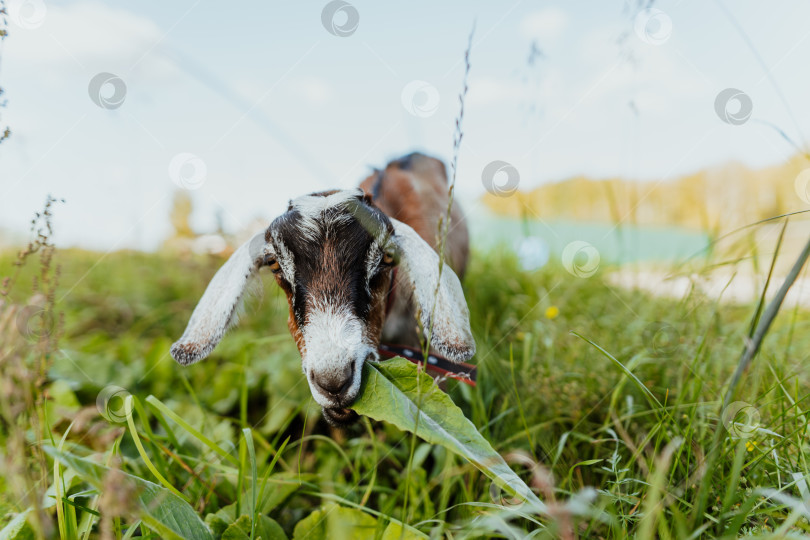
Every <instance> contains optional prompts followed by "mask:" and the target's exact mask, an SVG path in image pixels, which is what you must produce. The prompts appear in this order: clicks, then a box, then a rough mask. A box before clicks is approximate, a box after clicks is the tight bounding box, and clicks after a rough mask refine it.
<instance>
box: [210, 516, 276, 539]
mask: <svg viewBox="0 0 810 540" xmlns="http://www.w3.org/2000/svg"><path fill="white" fill-rule="evenodd" d="M251 526H252V524H251V522H250V516H248V515H244V516H242V517H240V518H239V519H237V520H236V521H235V522H234V523H233V524H232V525H231V526H230V527H228V528H227V529H225V532H224V533H222V540H251V536H250V530H251ZM260 538H261V540H287V535H286V534H284V529H282V528H281V525H279V524H278V523H276V521H275V520H274V519H271V518H269V517H267V516H259V519H258V520H256V530H255V533H254V536H253V540H259V539H260Z"/></svg>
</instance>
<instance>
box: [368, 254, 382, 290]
mask: <svg viewBox="0 0 810 540" xmlns="http://www.w3.org/2000/svg"><path fill="white" fill-rule="evenodd" d="M382 256H383V250H382V248H381V247H380V245H379V244H378V243H377V242H376V241H374V242H372V243H371V245H370V246H369V248H368V253H367V254H366V280H365V282H366V283H365V284H366V292H367V293H368V295H369V296H371V278H372V277H374V274H376V273H377V267H378V266H379V264H380V260H381V259H382Z"/></svg>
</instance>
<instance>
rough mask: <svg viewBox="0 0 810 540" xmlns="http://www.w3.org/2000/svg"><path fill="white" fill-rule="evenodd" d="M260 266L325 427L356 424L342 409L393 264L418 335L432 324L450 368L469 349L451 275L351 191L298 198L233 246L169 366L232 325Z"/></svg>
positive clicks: (417, 240)
mask: <svg viewBox="0 0 810 540" xmlns="http://www.w3.org/2000/svg"><path fill="white" fill-rule="evenodd" d="M263 266H268V267H269V268H270V269H271V270H272V272H273V274H274V276H275V279H276V281H277V282H278V284H279V286H280V287H281V288H282V289H283V290H284V292H285V293H286V295H287V300H288V302H289V308H290V314H289V319H288V325H289V328H290V333H291V334H292V336H293V338H294V339H295V342H296V344H297V345H298V350H299V351H300V353H301V358H302V367H303V370H304V374H305V375H306V378H307V381H308V383H309V387H310V390H311V391H312V395H313V397H314V398H315V401H317V402H318V404H320V405H321V406H322V407H323V408H324V413H325V416H326V418H327V419H328V420H329V421H331V422H332V423H335V424H341V423H348V422H350V421H352V420H353V419H354V418H355V417H356V415H355V414H354V412H353V411H351V410H350V409H349V407H350V406H351V404H352V403H353V402H354V400H355V399H356V398H357V395H358V393H359V391H360V383H361V377H362V371H363V364H364V363H365V362H366V361H367V360H375V359H377V358H378V356H377V348H378V346H379V341H380V335H381V332H382V326H383V323H384V319H385V305H386V300H387V296H388V292H389V287H390V285H391V279H393V275H392V274H393V272H392V269H393V268H394V267H395V266H397V267H398V268H399V270H398V272H397V274H398V275H397V281H398V284H399V286H400V287H402V288H403V289H408V290H409V291H410V292H411V293H412V295H413V299H414V301H415V305H416V307H417V309H418V311H419V313H420V317H421V323H422V327H423V329H424V331H425V335H427V334H428V329H429V328H431V327H432V334H431V345H433V346H434V347H436V348H437V349H438V350H439V351H440V352H441V353H442V354H444V355H445V356H447V357H448V358H449V359H451V360H454V361H462V360H467V359H469V358H470V357H471V356H472V355H473V354H474V352H475V342H474V340H473V338H472V334H471V332H470V326H469V313H468V310H467V304H466V302H465V301H464V294H463V292H462V290H461V284H460V283H459V280H458V277H456V275H455V274H454V273H453V271H452V270H451V269H450V268H449V267H448V266H446V265H445V266H444V269H443V270H442V272H441V277H440V273H439V259H438V256H437V255H436V252H435V251H434V250H433V249H432V248H431V247H430V246H429V245H428V244H427V243H426V242H425V241H424V240H422V238H421V237H420V236H419V235H418V234H417V233H416V232H415V231H414V230H413V229H412V228H411V227H409V226H408V225H406V224H404V223H401V222H399V221H397V220H395V219H392V218H389V217H387V216H386V215H385V214H383V213H382V212H381V211H380V210H379V209H378V208H376V207H375V206H374V205H373V204H372V203H371V201H370V199H369V198H368V197H366V196H364V194H363V191H362V190H359V189H358V190H348V191H332V192H323V193H315V194H312V195H306V196H304V197H299V198H297V199H295V200H293V201H291V202H290V206H289V208H288V210H287V212H286V213H284V214H282V215H281V216H279V217H278V218H276V219H275V220H274V221H273V223H272V224H271V225H270V227H268V228H267V230H266V231H263V232H261V233H259V234H257V235H256V236H254V237H253V238H252V239H251V240H250V241H248V242H246V243H245V244H244V245H242V246H241V247H240V248H239V249H237V250H236V252H234V254H233V255H232V256H231V258H230V259H229V260H228V261H227V262H226V263H225V265H224V266H223V267H222V268H221V269H220V270H219V271H218V272H217V274H216V275H215V276H214V278H213V279H212V280H211V283H210V284H209V285H208V288H207V289H206V291H205V294H203V297H202V299H201V300H200V302H199V304H198V305H197V307H196V309H195V310H194V313H193V314H192V315H191V320H190V321H189V323H188V327H187V328H186V331H185V332H184V334H183V336H182V337H181V338H180V340H179V341H177V342H176V343H175V344H174V345H173V346H172V349H171V352H172V356H173V357H174V358H175V360H177V361H178V362H179V363H181V364H183V365H188V364H191V363H194V362H197V361H199V360H202V359H203V358H205V357H206V356H207V355H208V354H209V353H210V352H211V351H212V350H213V349H214V347H215V346H216V345H217V343H219V341H220V339H222V336H223V335H224V333H225V331H226V330H227V328H228V327H229V326H230V325H232V324H233V323H234V322H235V319H236V312H237V309H238V306H239V304H240V301H241V298H242V296H243V294H244V292H245V288H246V286H247V283H248V281H249V280H250V278H251V276H253V275H254V274H255V273H256V272H257V271H258V269H259V268H261V267H263ZM401 293H406V294H407V291H405V290H403V291H401ZM431 317H432V320H431ZM431 322H432V325H431ZM414 325H416V321H414Z"/></svg>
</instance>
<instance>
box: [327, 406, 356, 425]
mask: <svg viewBox="0 0 810 540" xmlns="http://www.w3.org/2000/svg"><path fill="white" fill-rule="evenodd" d="M323 417H324V418H326V421H327V422H329V423H330V424H332V425H333V426H337V427H343V426H350V425H352V424H354V423H355V422H357V419H358V418H360V416H359V415H358V414H357V413H356V412H354V411H353V410H351V409H340V408H334V409H333V408H327V407H324V408H323Z"/></svg>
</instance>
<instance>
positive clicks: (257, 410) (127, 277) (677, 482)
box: [0, 239, 810, 539]
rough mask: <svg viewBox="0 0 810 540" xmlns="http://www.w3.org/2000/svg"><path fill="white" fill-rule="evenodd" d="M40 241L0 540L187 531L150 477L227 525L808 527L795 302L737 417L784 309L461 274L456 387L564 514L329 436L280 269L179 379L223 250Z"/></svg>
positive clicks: (6, 364)
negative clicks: (179, 251)
mask: <svg viewBox="0 0 810 540" xmlns="http://www.w3.org/2000/svg"><path fill="white" fill-rule="evenodd" d="M40 240H41V243H44V245H39V250H38V252H37V253H32V254H29V255H28V256H27V257H25V259H24V261H23V263H24V264H23V265H22V266H16V265H15V261H18V259H17V258H16V256H15V254H14V253H11V252H7V253H5V254H4V255H3V256H2V258H0V269H2V272H0V274H2V275H8V276H12V277H13V279H12V280H10V281H6V282H4V286H3V288H4V289H5V290H4V292H6V293H7V295H6V296H4V297H3V300H1V301H2V302H3V303H2V304H0V347H2V349H0V352H2V355H3V356H2V358H3V360H2V365H0V371H2V379H0V380H2V384H3V388H2V397H0V400H1V401H0V405H1V407H0V408H1V409H2V411H1V412H2V415H3V416H2V424H0V426H2V431H1V432H0V448H2V453H3V464H4V468H5V474H3V476H2V478H1V479H0V482H2V484H1V485H0V488H2V493H3V494H2V496H0V529H2V528H3V527H4V526H5V527H6V528H5V530H4V532H3V534H0V537H2V538H32V537H46V538H59V537H61V538H132V537H150V538H165V537H170V536H169V533H167V532H166V531H165V530H162V529H161V528H160V526H159V525H155V522H154V519H155V517H154V514H159V513H160V512H161V510H166V511H167V512H168V513H169V514H172V515H173V516H174V518H175V519H180V518H179V517H177V516H179V515H180V512H175V513H173V512H172V508H173V507H172V506H171V504H169V503H170V502H171V501H168V499H167V497H168V496H167V497H164V498H163V499H161V498H160V497H159V496H158V497H153V498H152V499H149V498H148V497H149V496H150V493H151V494H153V493H152V492H151V491H149V489H152V488H149V489H147V488H148V486H151V485H152V484H144V483H140V484H139V483H138V479H141V480H146V481H148V482H152V483H154V484H157V485H159V486H164V487H162V488H160V489H162V490H164V491H165V490H167V489H168V487H167V486H172V487H173V489H175V490H176V493H177V497H176V500H181V499H185V500H186V501H187V502H188V505H190V507H191V508H193V511H194V512H195V513H196V514H197V515H199V516H200V518H202V519H204V520H205V521H206V523H207V524H208V527H209V528H210V531H211V535H213V537H214V538H223V539H225V538H260V537H261V538H265V539H267V538H285V537H287V538H296V539H303V538H310V539H318V538H388V539H390V538H416V537H420V536H421V535H427V536H429V537H432V538H490V537H492V538H503V537H505V538H523V537H532V538H556V537H562V538H611V539H613V538H628V537H638V538H690V537H691V538H710V537H711V538H713V537H727V538H735V537H738V536H741V535H753V536H759V537H774V538H776V537H778V538H785V537H799V536H801V535H802V534H804V533H807V532H808V531H810V521H808V517H810V510H808V508H807V506H805V502H803V501H807V500H808V491H810V488H808V484H807V480H806V479H807V478H808V475H810V464H808V460H807V457H808V452H809V451H810V448H808V440H807V420H806V417H805V411H807V409H808V408H809V407H810V404H809V403H808V400H807V398H808V396H810V376H808V372H807V370H806V369H805V367H804V366H805V364H806V362H807V357H808V350H810V332H808V326H809V322H810V319H808V316H807V312H806V311H802V310H801V309H797V308H783V310H782V311H780V312H779V314H778V316H777V317H776V319H775V321H774V324H773V326H772V327H771V328H770V330H769V332H768V333H767V334H766V335H765V338H764V340H763V342H762V347H761V350H760V352H759V353H758V355H757V356H756V357H755V358H754V360H753V363H752V365H751V367H750V369H749V370H748V371H747V372H746V373H745V374H744V375H743V378H742V379H741V381H740V383H739V384H738V385H737V386H736V391H735V394H734V395H733V399H731V400H730V402H733V403H732V406H730V407H727V408H726V410H724V409H723V398H724V395H725V393H726V391H727V390H728V388H729V381H730V378H731V376H732V373H733V372H734V370H735V368H736V367H737V364H738V361H739V359H740V355H741V351H742V350H743V347H744V345H745V344H746V343H747V340H748V337H749V336H750V335H751V334H752V330H753V327H754V326H755V323H756V322H757V320H761V319H762V312H763V309H764V306H757V305H746V306H730V305H725V304H720V303H718V302H717V299H711V298H705V297H701V296H700V295H699V294H697V293H695V294H692V295H690V296H689V297H688V298H686V299H684V300H682V301H674V300H667V299H661V298H655V297H652V296H649V295H647V294H645V293H641V292H633V291H628V290H624V289H617V288H614V287H612V286H610V285H608V284H607V281H606V279H605V276H606V273H607V272H610V271H611V268H610V267H607V266H604V265H603V267H602V268H600V270H599V272H597V273H596V274H595V275H593V276H590V277H587V278H581V277H576V276H574V275H572V274H571V273H569V272H568V271H566V269H564V268H563V267H562V266H561V265H559V264H555V263H554V262H552V263H551V264H549V265H547V266H545V267H544V268H542V269H540V270H537V271H525V270H522V269H521V268H520V266H519V264H518V262H517V260H516V259H515V258H514V256H513V255H511V254H510V252H508V251H506V250H498V249H495V250H492V251H489V252H487V253H475V254H474V255H473V257H472V263H471V267H470V270H469V272H468V274H467V276H466V278H465V280H464V285H465V291H466V295H467V300H468V303H469V307H470V312H471V315H472V328H473V332H474V335H475V337H476V340H477V343H478V353H477V355H476V357H475V358H474V362H475V363H477V365H478V366H479V374H478V386H477V387H476V388H470V387H468V386H465V385H462V384H459V383H457V382H456V381H452V380H451V381H448V384H447V386H448V391H449V394H450V396H451V397H452V399H453V401H454V402H455V403H456V404H457V405H459V407H461V409H462V410H463V411H464V413H465V415H466V416H467V417H468V418H469V419H470V420H471V421H472V422H473V423H474V424H475V426H477V428H478V429H479V430H480V432H481V434H483V435H484V437H486V439H488V440H489V441H490V442H491V443H492V445H493V447H494V448H495V449H496V450H497V451H498V452H499V453H500V454H501V455H502V456H504V457H505V459H506V460H507V462H509V463H510V465H511V466H512V467H513V468H514V470H515V471H516V472H517V473H518V474H519V475H520V476H521V478H523V479H524V480H525V481H526V483H527V484H528V485H529V486H531V487H532V489H533V490H534V491H535V492H536V493H537V494H538V496H539V497H540V498H541V499H542V500H543V501H544V502H545V503H546V505H547V511H546V512H545V513H542V514H541V513H536V512H532V511H530V510H526V509H525V508H523V507H521V506H520V504H518V503H517V502H516V501H514V500H512V499H511V498H510V497H509V496H507V495H505V494H502V493H501V492H500V490H499V489H497V487H495V486H494V485H493V484H492V483H491V482H490V481H489V480H488V479H487V478H486V477H485V476H484V475H483V474H481V473H480V472H478V471H477V470H476V469H475V468H474V467H473V466H472V465H470V464H469V463H467V462H466V461H465V460H464V459H462V458H460V457H458V456H456V455H454V454H452V453H450V452H448V451H447V450H445V449H444V448H442V447H440V446H431V445H429V444H427V443H424V442H421V441H419V440H418V439H415V438H414V437H413V436H411V435H410V434H408V433H404V432H401V431H399V430H398V429H396V428H394V427H392V426H390V425H386V424H384V423H378V422H371V421H369V420H368V419H365V418H364V419H362V421H361V422H359V423H358V424H356V425H355V426H353V427H352V428H351V429H349V430H346V431H338V430H334V429H332V428H330V427H329V426H328V425H327V424H326V423H325V422H324V421H323V420H322V419H321V418H320V410H319V408H318V407H317V406H316V405H315V404H314V402H313V400H312V399H311V397H310V393H309V388H308V386H307V384H306V382H305V380H304V378H303V375H302V373H301V369H300V358H299V356H298V353H297V350H296V348H295V346H294V344H293V341H292V339H291V338H290V337H289V335H288V332H287V329H286V316H287V305H286V301H285V299H284V297H283V295H282V293H281V292H280V291H278V290H277V288H276V286H275V284H274V283H273V282H272V280H271V279H270V278H269V277H268V276H266V275H264V277H263V279H262V280H261V284H260V285H259V287H258V289H257V294H254V295H253V297H252V298H251V299H249V300H248V301H247V303H246V309H245V314H244V315H243V317H242V318H241V322H240V324H239V325H238V326H237V327H236V328H235V329H233V330H232V331H231V332H230V333H229V334H228V335H227V336H226V338H225V339H224V340H223V341H222V343H221V344H220V345H219V347H218V348H217V349H216V350H215V352H214V353H213V354H212V356H211V357H210V358H209V359H207V360H206V361H204V362H202V363H200V364H196V365H193V366H190V367H186V368H182V367H180V366H179V365H177V364H176V363H175V362H174V361H173V360H172V359H171V357H170V356H169V346H170V344H171V343H172V341H173V340H174V339H176V338H177V337H178V336H179V335H180V334H181V333H182V331H183V329H184V327H185V324H186V322H187V320H188V316H189V314H190V313H191V311H192V309H193V307H194V305H195V304H196V302H197V300H198V298H199V297H200V295H201V294H202V292H203V290H204V288H205V286H206V285H207V283H208V281H209V279H210V278H211V277H212V275H213V274H214V272H215V271H216V270H217V268H218V267H219V266H220V265H221V264H222V262H223V261H222V260H221V259H218V258H215V257H186V258H182V257H177V256H174V255H169V254H145V253H139V252H124V251H119V252H112V253H109V254H102V253H92V252H85V251H78V250H66V251H53V250H52V247H50V245H49V244H48V241H47V240H44V241H43V240H42V239H40ZM779 257H780V258H782V257H784V258H786V259H791V260H792V259H795V257H796V254H795V253H786V252H785V253H781V254H779ZM715 258H716V259H717V260H713V259H715ZM720 262H722V261H721V260H719V256H716V257H710V258H709V260H701V261H700V262H699V263H695V264H699V265H700V266H701V268H689V269H687V268H686V267H684V268H682V269H681V271H684V272H686V271H687V270H697V271H700V270H701V269H708V268H710V267H711V265H713V264H716V263H720ZM770 262H771V261H769V260H759V261H758V262H757V264H758V265H759V266H760V268H765V269H767V268H768V267H769V265H770ZM734 264H736V265H739V266H740V267H742V266H744V265H750V264H751V261H750V260H749V261H745V262H737V263H734ZM780 284H781V278H780V279H777V278H774V279H773V282H772V283H771V284H770V287H771V288H778V287H779V285H780ZM26 306H27V307H26ZM129 396H132V397H131V398H130V397H129ZM243 430H245V431H243ZM54 456H59V459H56V460H55V459H54ZM93 463H96V464H101V465H88V464H93ZM102 466H103V467H102ZM145 486H146V487H145ZM167 493H168V491H167ZM136 499H137V500H139V501H146V503H145V506H139V505H138V504H137V503H136ZM173 500H175V499H173ZM167 501H168V502H167ZM164 517H165V516H164ZM170 518H171V516H170ZM402 522H404V523H405V524H407V525H409V527H405V528H403V527H401V526H400V524H401V523H402ZM187 537H189V538H193V537H198V536H194V533H191V532H189V535H188V536H187Z"/></svg>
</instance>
